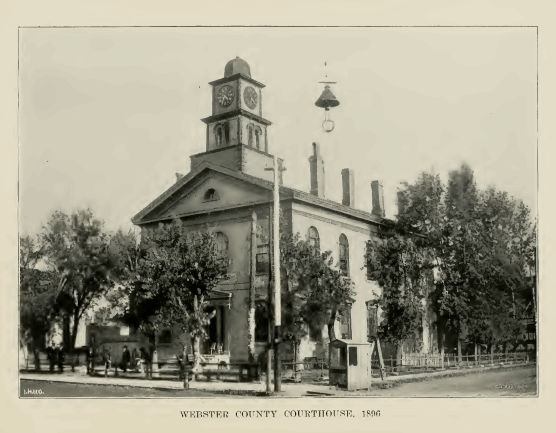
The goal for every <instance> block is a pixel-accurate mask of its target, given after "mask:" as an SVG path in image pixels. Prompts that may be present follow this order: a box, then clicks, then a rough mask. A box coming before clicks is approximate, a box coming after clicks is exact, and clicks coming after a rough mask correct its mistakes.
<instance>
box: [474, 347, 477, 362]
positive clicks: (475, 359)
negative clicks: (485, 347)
mask: <svg viewBox="0 0 556 433" xmlns="http://www.w3.org/2000/svg"><path fill="white" fill-rule="evenodd" d="M474 361H475V365H477V364H478V361H477V343H475V358H474Z"/></svg>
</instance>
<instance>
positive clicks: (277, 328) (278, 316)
mask: <svg viewBox="0 0 556 433" xmlns="http://www.w3.org/2000/svg"><path fill="white" fill-rule="evenodd" d="M265 170H269V171H270V170H273V171H274V200H273V202H274V206H273V208H274V209H273V215H272V216H273V224H272V232H273V233H272V238H273V245H272V246H273V254H272V259H273V272H272V279H273V281H274V340H273V346H274V391H275V392H280V391H281V390H282V376H281V373H282V366H281V362H280V349H279V348H280V342H281V338H282V330H281V326H282V306H281V293H282V291H281V290H280V171H285V169H284V168H279V167H278V157H276V156H274V167H273V168H265Z"/></svg>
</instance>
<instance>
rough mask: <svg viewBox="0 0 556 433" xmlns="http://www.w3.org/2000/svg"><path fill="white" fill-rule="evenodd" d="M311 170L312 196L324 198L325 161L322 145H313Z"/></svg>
mask: <svg viewBox="0 0 556 433" xmlns="http://www.w3.org/2000/svg"><path fill="white" fill-rule="evenodd" d="M309 166H310V168H311V194H313V195H316V196H317V197H324V161H323V159H322V157H321V155H320V145H319V144H318V143H313V155H312V156H311V157H310V158H309Z"/></svg>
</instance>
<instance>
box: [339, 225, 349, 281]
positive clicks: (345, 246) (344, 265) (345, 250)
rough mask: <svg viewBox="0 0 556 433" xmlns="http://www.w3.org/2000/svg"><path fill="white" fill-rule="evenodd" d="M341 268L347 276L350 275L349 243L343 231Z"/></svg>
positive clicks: (341, 238) (341, 237)
mask: <svg viewBox="0 0 556 433" xmlns="http://www.w3.org/2000/svg"><path fill="white" fill-rule="evenodd" d="M340 270H341V271H342V273H343V274H344V275H345V276H348V275H349V243H348V239H347V237H346V235H344V234H343V233H342V235H341V236H340Z"/></svg>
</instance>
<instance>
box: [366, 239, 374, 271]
mask: <svg viewBox="0 0 556 433" xmlns="http://www.w3.org/2000/svg"><path fill="white" fill-rule="evenodd" d="M370 242H371V241H368V242H367V254H368V253H369V251H370V248H369V243H370ZM372 273H373V268H372V266H371V262H370V260H368V259H367V280H371V279H372V277H373V275H372Z"/></svg>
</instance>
